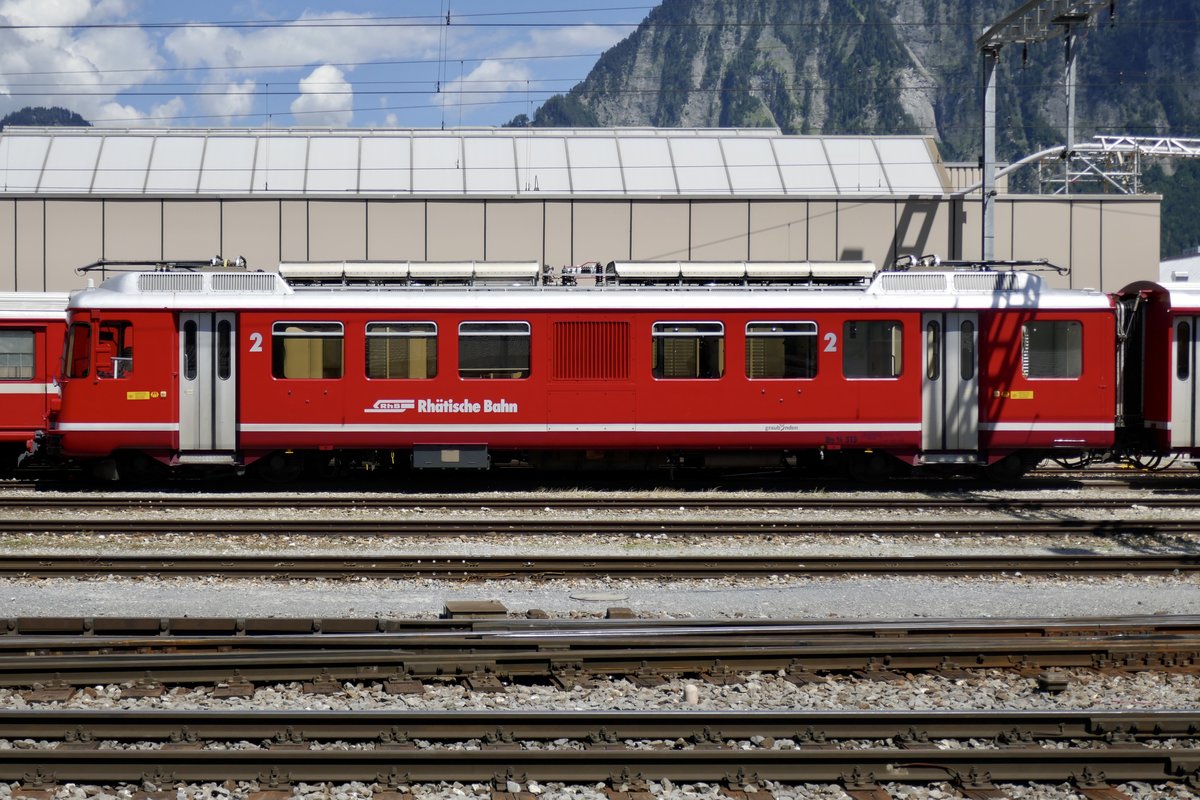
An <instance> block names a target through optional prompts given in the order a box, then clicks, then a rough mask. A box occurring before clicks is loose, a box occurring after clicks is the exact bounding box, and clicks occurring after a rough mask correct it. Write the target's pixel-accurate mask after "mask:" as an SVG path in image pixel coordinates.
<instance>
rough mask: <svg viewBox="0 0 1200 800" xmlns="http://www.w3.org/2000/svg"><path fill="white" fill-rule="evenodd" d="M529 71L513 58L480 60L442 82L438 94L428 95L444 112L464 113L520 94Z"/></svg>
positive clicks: (528, 77)
mask: <svg viewBox="0 0 1200 800" xmlns="http://www.w3.org/2000/svg"><path fill="white" fill-rule="evenodd" d="M532 80H533V73H532V72H530V70H529V68H528V67H527V66H525V65H524V64H523V63H521V62H517V61H484V62H482V63H480V65H479V66H477V67H476V68H475V69H473V70H471V72H470V73H469V74H467V75H465V76H463V77H462V78H461V79H459V78H455V79H454V80H452V81H450V82H448V83H446V84H445V85H444V86H443V88H442V93H441V94H436V95H434V96H433V97H432V98H431V101H432V102H433V104H435V105H437V106H439V107H440V106H442V104H443V103H444V104H445V106H444V108H445V111H446V113H450V112H452V111H453V112H455V113H457V112H458V110H459V109H460V103H461V110H462V111H463V112H464V113H467V112H469V111H473V110H478V109H479V108H480V107H481V106H482V105H483V104H486V103H494V102H499V101H502V100H512V99H514V98H518V97H520V93H521V92H522V91H524V90H525V89H526V88H527V87H529V86H530V85H531V84H530V81H532Z"/></svg>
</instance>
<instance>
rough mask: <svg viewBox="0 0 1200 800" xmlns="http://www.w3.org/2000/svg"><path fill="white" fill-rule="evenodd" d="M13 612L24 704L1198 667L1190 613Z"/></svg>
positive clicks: (10, 681) (1199, 651)
mask: <svg viewBox="0 0 1200 800" xmlns="http://www.w3.org/2000/svg"><path fill="white" fill-rule="evenodd" d="M8 624H9V625H10V626H14V627H15V629H14V627H10V631H12V632H10V633H8V634H7V635H3V636H0V686H4V687H10V688H28V687H33V688H32V691H31V693H30V694H29V695H27V699H28V700H30V701H39V700H64V699H66V698H68V697H70V695H71V694H72V693H73V692H74V690H75V688H76V687H80V686H90V685H97V684H120V683H129V684H130V685H131V687H133V688H132V689H131V690H130V691H133V689H136V690H137V691H138V692H139V693H140V694H150V695H154V694H161V693H162V692H164V691H165V687H166V686H169V685H207V686H212V687H214V689H213V691H214V692H215V693H216V694H217V695H218V696H219V695H221V694H222V693H226V694H232V695H235V696H236V695H240V694H245V695H248V694H252V693H253V690H254V685H255V684H265V683H281V682H305V683H306V684H308V685H309V687H311V689H310V690H312V691H318V692H322V691H330V692H333V691H339V690H340V688H341V685H342V684H343V683H344V682H353V683H363V682H366V683H373V684H379V685H381V686H382V687H383V689H384V690H385V691H388V692H393V693H401V694H403V693H407V692H414V691H416V692H419V691H421V688H420V687H421V685H422V683H423V682H435V683H444V682H457V683H461V684H463V685H464V686H466V687H467V688H469V689H472V690H478V691H498V692H503V691H505V687H506V686H507V685H509V684H511V683H512V682H521V681H534V682H543V683H546V682H548V683H552V684H555V685H558V686H560V687H563V688H569V687H572V686H576V685H583V686H588V685H591V684H592V683H594V682H595V681H596V680H598V679H600V678H611V677H623V678H625V679H626V680H628V681H630V682H632V683H634V684H635V685H637V686H646V687H653V686H659V685H662V684H663V683H665V682H667V681H668V680H670V679H671V678H673V677H694V678H695V679H697V680H703V681H708V682H710V683H716V684H727V683H736V682H740V680H741V679H740V678H739V673H746V672H755V673H774V674H776V675H778V676H780V678H781V679H782V680H786V681H790V682H792V683H810V682H814V681H819V680H823V679H822V678H821V677H820V676H821V675H824V674H831V673H832V674H853V675H857V676H859V677H862V678H867V679H876V680H883V681H891V680H897V679H899V678H900V677H901V676H903V675H904V674H906V673H910V672H934V673H938V674H942V675H945V676H948V677H959V676H963V675H965V674H966V673H965V672H964V670H966V669H1003V670H1017V671H1020V672H1022V673H1023V674H1027V675H1030V676H1035V675H1036V676H1041V678H1043V679H1045V680H1047V681H1049V678H1045V676H1046V675H1047V674H1048V673H1046V670H1051V669H1060V668H1061V669H1065V668H1082V669H1100V670H1112V671H1140V670H1175V671H1184V672H1195V671H1197V670H1200V618H1196V617H1179V618H1169V617H1146V618H1122V619H1104V618H1101V619H1093V620H1071V621H1062V620H996V621H990V620H989V621H986V622H981V621H975V620H965V621H964V620H941V621H926V622H907V621H905V622H895V623H862V624H841V625H838V624H828V623H827V624H820V623H818V624H811V623H800V622H791V623H757V624H755V623H745V624H741V623H739V624H731V623H721V622H702V623H696V624H690V623H689V624H679V623H667V622H657V623H654V622H651V623H642V622H639V621H630V620H624V621H617V620H606V621H601V620H591V621H570V622H561V621H546V620H542V621H538V620H524V621H522V620H498V621H487V622H478V621H476V622H471V623H469V624H468V623H466V622H464V621H461V620H459V621H454V622H450V623H443V624H441V625H433V624H430V625H429V626H428V627H427V628H425V629H421V628H419V627H408V628H406V629H404V630H398V631H381V630H379V628H380V626H381V623H380V622H379V621H378V620H374V619H362V620H341V621H336V620H335V621H314V620H290V621H287V620H266V621H264V620H243V621H236V622H235V621H231V620H224V621H218V620H194V619H188V618H183V619H174V620H170V621H168V620H157V619H141V620H122V619H115V620H104V619H90V618H74V619H66V620H47V621H44V622H43V623H41V624H39V623H38V621H36V620H33V621H28V620H26V621H22V620H17V621H15V622H14V621H13V620H9V621H8ZM289 625H290V626H292V627H291V628H290V629H289V628H288V626H289ZM236 626H240V629H239V628H238V627H236ZM315 629H316V630H321V631H322V632H321V633H313V632H312V631H313V630H315ZM254 631H257V632H254Z"/></svg>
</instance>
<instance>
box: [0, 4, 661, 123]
mask: <svg viewBox="0 0 1200 800" xmlns="http://www.w3.org/2000/svg"><path fill="white" fill-rule="evenodd" d="M654 5H656V0H642V2H640V3H639V2H638V0H579V2H574V3H572V2H570V0H505V1H503V2H502V1H501V0H494V1H493V2H487V1H486V0H404V1H403V2H397V1H393V2H383V1H382V0H312V1H311V2H294V1H292V0H278V1H277V2H269V1H268V0H0V116H2V115H3V114H5V113H8V112H9V111H13V110H15V109H18V108H22V107H24V106H37V105H44V106H63V107H65V108H70V109H71V110H73V111H77V112H79V113H80V114H82V115H83V116H84V117H86V118H87V119H89V120H91V121H92V122H93V123H95V124H98V125H113V126H150V125H153V126H160V125H161V126H173V127H227V126H234V127H263V126H267V125H271V126H273V127H404V128H407V127H434V128H437V127H447V128H449V127H456V126H459V125H499V124H502V123H504V122H507V121H508V120H510V119H512V118H513V117H514V116H516V115H517V114H521V113H525V114H532V112H533V110H535V109H536V108H537V107H538V106H539V105H540V104H541V103H542V102H543V101H544V100H545V99H546V98H547V97H549V96H550V95H552V94H555V93H558V92H563V91H566V90H567V89H569V88H570V87H571V86H573V85H574V84H575V83H576V82H578V81H580V80H582V79H583V78H584V77H585V76H586V75H587V73H588V70H590V69H591V67H592V65H593V64H594V63H595V61H596V57H597V56H598V55H599V54H600V53H601V52H603V51H604V50H606V49H607V48H609V47H611V46H612V45H614V44H616V43H617V42H618V41H620V40H621V39H623V38H625V37H626V36H628V35H629V34H630V33H632V32H633V31H634V29H635V27H636V25H637V24H638V23H639V22H640V21H641V20H643V19H644V18H645V16H646V15H647V14H648V13H649V11H650V9H651V8H652V7H653V6H654ZM447 12H448V13H449V15H450V24H449V25H446V24H445V19H446V14H447ZM185 23H186V24H185ZM209 23H212V24H209Z"/></svg>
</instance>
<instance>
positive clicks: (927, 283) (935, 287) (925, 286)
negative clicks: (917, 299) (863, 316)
mask: <svg viewBox="0 0 1200 800" xmlns="http://www.w3.org/2000/svg"><path fill="white" fill-rule="evenodd" d="M879 278H880V280H879V285H878V288H879V291H881V292H896V293H898V292H944V291H946V276H945V275H944V274H942V273H939V272H885V273H883V274H882V275H880V276H879Z"/></svg>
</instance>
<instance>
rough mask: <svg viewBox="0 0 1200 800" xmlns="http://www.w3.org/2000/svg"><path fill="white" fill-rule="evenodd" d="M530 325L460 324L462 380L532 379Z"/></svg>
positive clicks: (514, 323)
mask: <svg viewBox="0 0 1200 800" xmlns="http://www.w3.org/2000/svg"><path fill="white" fill-rule="evenodd" d="M530 338H531V337H530V329H529V323H528V322H460V323H459V324H458V374H459V377H462V378H528V377H529V365H530V354H529V347H530Z"/></svg>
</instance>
